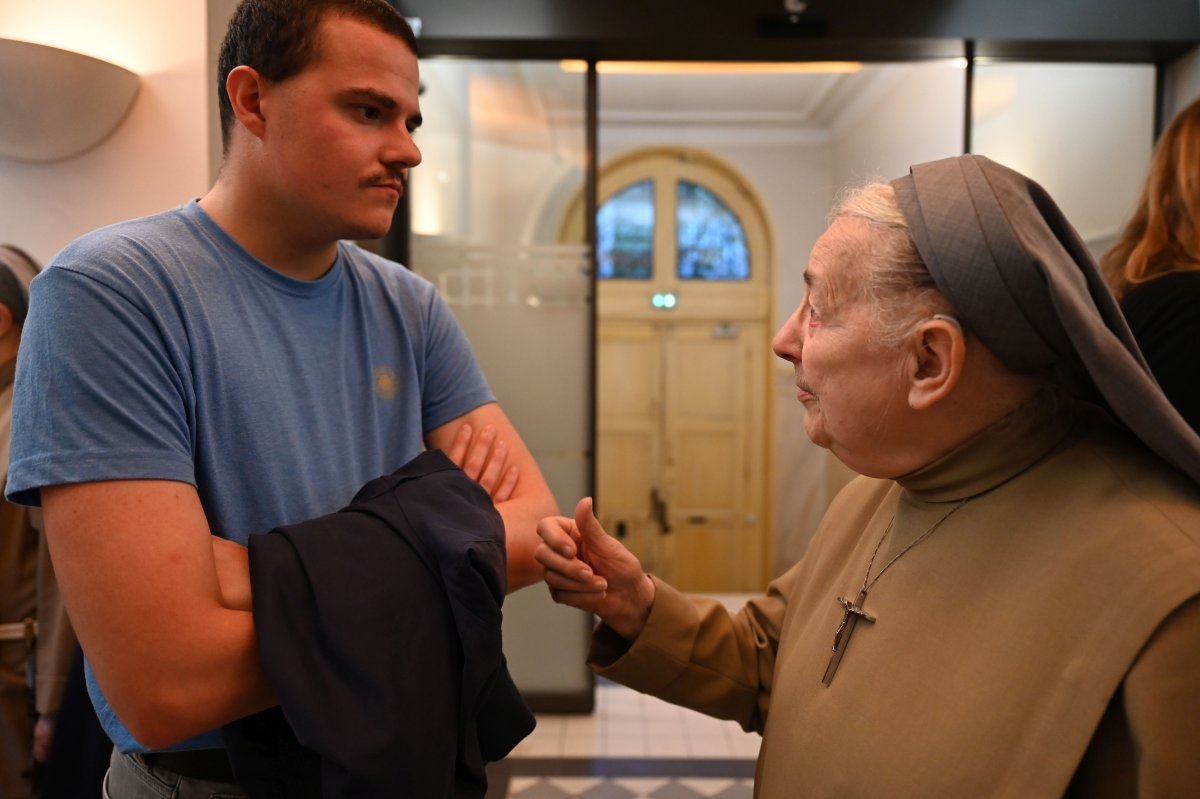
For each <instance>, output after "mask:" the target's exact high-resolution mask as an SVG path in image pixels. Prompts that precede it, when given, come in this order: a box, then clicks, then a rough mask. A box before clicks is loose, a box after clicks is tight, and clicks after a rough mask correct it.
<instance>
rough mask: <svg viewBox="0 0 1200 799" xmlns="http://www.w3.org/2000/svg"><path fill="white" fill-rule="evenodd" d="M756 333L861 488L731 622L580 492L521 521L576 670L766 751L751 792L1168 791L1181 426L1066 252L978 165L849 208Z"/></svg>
mask: <svg viewBox="0 0 1200 799" xmlns="http://www.w3.org/2000/svg"><path fill="white" fill-rule="evenodd" d="M805 285H806V287H807V288H806V292H805V296H804V300H803V302H802V304H801V305H800V308H799V309H798V310H797V311H796V313H795V315H794V316H792V317H791V318H790V319H789V320H788V321H787V322H786V323H785V324H784V325H783V327H782V328H781V329H780V331H779V332H778V333H777V334H776V336H775V341H774V349H775V353H776V354H777V355H779V356H780V357H781V358H783V359H784V360H786V361H788V362H789V363H791V364H792V365H793V366H794V368H795V373H796V387H797V398H798V399H799V401H800V402H801V403H803V405H804V409H805V417H804V429H805V432H806V433H807V434H808V436H809V438H811V439H812V440H813V442H815V443H816V444H818V445H820V446H822V447H825V448H827V449H829V450H830V451H831V452H832V453H833V454H834V455H835V456H837V458H838V459H839V460H841V461H842V462H843V463H845V464H846V465H847V466H849V467H851V468H852V469H854V470H855V471H856V472H858V473H859V474H860V475H862V476H861V477H858V478H856V479H855V480H854V481H852V482H851V483H850V484H849V485H848V486H847V487H846V488H845V489H844V490H843V491H842V492H841V493H840V494H839V495H838V496H837V498H836V499H835V500H834V502H833V504H832V505H831V506H830V508H829V510H828V512H827V513H826V515H825V517H824V519H823V520H822V522H821V524H820V526H819V527H818V529H817V531H816V533H815V535H814V537H813V539H812V541H811V543H810V545H809V547H808V550H807V552H806V553H805V555H804V557H803V559H802V560H801V561H800V562H799V563H797V564H796V565H795V566H794V567H793V568H791V569H790V570H789V571H788V572H786V573H785V574H784V575H783V576H782V577H780V578H779V579H778V580H776V581H775V582H774V583H772V584H771V586H770V587H769V588H768V589H767V592H766V595H765V596H762V597H759V598H755V599H752V600H751V601H750V602H748V603H747V605H746V606H745V608H744V609H743V610H742V611H741V612H739V613H736V614H731V613H730V612H728V611H726V610H725V609H724V608H723V607H722V606H721V605H719V604H718V603H716V602H713V601H709V600H702V599H698V598H695V599H689V598H687V597H685V596H683V595H682V594H680V593H679V592H677V591H676V590H674V589H673V588H671V586H669V585H667V584H666V583H663V582H662V581H660V580H658V579H656V578H653V577H650V576H648V575H647V574H646V573H645V572H644V571H642V568H641V566H640V564H639V563H638V561H637V559H636V558H635V557H634V556H633V555H632V554H631V553H630V552H629V551H628V550H626V549H625V548H624V547H623V546H622V545H621V544H620V543H619V542H618V541H617V540H616V539H614V538H611V537H609V536H608V535H606V534H605V532H604V531H603V530H602V529H601V528H600V525H599V523H598V522H597V521H596V518H595V516H594V515H593V513H592V509H591V504H590V503H591V501H590V499H584V500H583V501H581V502H580V503H579V506H578V507H577V508H576V511H575V517H574V518H573V519H567V518H550V519H546V520H543V521H542V523H541V524H540V525H539V533H540V534H541V536H542V539H543V544H542V546H541V547H539V549H538V558H539V560H541V562H542V563H543V564H544V565H545V566H546V569H547V574H546V583H547V585H548V586H550V589H551V593H552V595H553V596H554V598H555V599H556V600H557V601H559V602H563V603H565V604H568V605H572V606H574V607H578V608H583V609H584V610H589V611H593V612H595V613H597V614H598V615H599V616H600V618H601V620H602V621H603V624H602V625H601V626H600V627H599V628H598V629H597V630H596V632H595V634H594V637H593V642H592V644H593V645H592V650H591V653H590V655H589V662H590V664H591V666H592V667H593V668H594V669H595V670H597V671H598V672H599V673H600V674H602V675H604V676H606V677H609V678H611V679H614V680H616V681H618V682H622V683H625V684H627V685H630V686H632V687H634V688H637V689H639V690H642V691H646V692H648V693H652V694H655V695H657V696H659V697H662V698H664V699H667V700H669V701H672V702H676V703H678V704H682V705H686V706H688V707H692V708H695V709H697V710H700V711H702V712H705V713H708V714H711V715H714V716H718V717H720V718H726V719H734V720H736V721H738V722H739V723H740V724H741V725H742V726H743V727H744V728H746V729H748V730H758V731H760V732H762V734H763V741H762V747H761V750H760V755H759V761H758V770H757V775H756V795H757V796H761V797H767V798H768V799H784V797H794V796H871V797H875V796H889V797H890V796H896V797H899V796H914V797H916V796H919V797H968V796H969V797H985V796H986V797H1035V796H1036V797H1053V796H1071V797H1106V796H1145V797H1150V796H1154V797H1182V796H1190V795H1193V794H1194V793H1195V791H1196V786H1197V785H1200V758H1198V757H1197V756H1196V754H1197V752H1196V746H1197V744H1196V742H1197V741H1200V438H1198V437H1197V436H1196V434H1195V432H1194V431H1192V429H1191V428H1190V427H1188V425H1187V424H1186V423H1185V422H1184V420H1183V419H1182V418H1180V416H1179V414H1178V413H1177V412H1176V411H1175V410H1174V408H1172V407H1171V405H1170V403H1169V402H1168V401H1167V399H1166V397H1165V396H1163V394H1162V392H1161V391H1160V390H1159V388H1158V386H1157V385H1156V384H1155V383H1154V380H1153V379H1152V377H1151V376H1150V374H1149V373H1148V372H1147V371H1146V368H1145V365H1144V363H1143V362H1142V361H1141V359H1140V358H1139V357H1138V355H1137V348H1136V346H1135V345H1134V343H1133V338H1132V336H1131V335H1130V333H1129V329H1128V327H1126V325H1125V322H1124V319H1123V317H1122V316H1121V313H1120V311H1119V309H1118V307H1117V304H1116V302H1115V300H1114V299H1113V297H1112V295H1111V294H1110V293H1109V291H1108V289H1107V287H1106V285H1105V283H1104V281H1103V279H1102V277H1101V276H1100V274H1099V272H1098V270H1097V269H1096V266H1095V264H1094V262H1093V261H1092V260H1091V257H1090V256H1089V255H1088V253H1087V250H1086V248H1085V246H1084V244H1083V242H1082V240H1081V239H1080V238H1079V236H1078V235H1077V234H1076V233H1075V231H1074V230H1073V229H1072V228H1071V226H1070V225H1069V224H1068V223H1067V221H1066V219H1065V218H1064V217H1063V216H1062V214H1061V212H1060V211H1059V210H1058V208H1057V207H1056V206H1055V204H1054V202H1053V200H1052V199H1051V198H1050V197H1049V195H1047V194H1046V193H1045V191H1043V190H1042V189H1041V187H1039V186H1038V185H1037V184H1036V183H1034V182H1033V181H1031V180H1029V179H1027V178H1025V177H1023V176H1022V175H1019V174H1018V173H1016V172H1014V171H1012V170H1010V169H1007V168H1005V167H1003V166H1001V165H999V164H996V163H995V162H992V161H990V160H988V159H986V158H983V157H980V156H961V157H958V158H950V159H945V160H941V161H934V162H931V163H926V164H919V165H917V166H914V167H913V168H912V170H911V174H910V175H908V176H905V177H902V178H899V179H897V180H894V181H892V182H891V183H890V184H887V183H880V184H873V185H870V186H867V187H866V188H863V189H861V190H859V191H857V192H854V193H852V194H850V195H849V196H848V197H846V198H845V199H844V200H843V201H842V202H841V203H840V204H839V205H838V206H837V207H836V208H835V210H834V212H833V215H832V223H831V224H830V226H829V228H828V230H827V231H826V232H825V234H824V235H822V236H821V238H820V239H819V240H818V241H817V243H816V246H815V247H814V248H813V251H812V256H811V258H810V260H809V263H808V269H807V271H806V273H805Z"/></svg>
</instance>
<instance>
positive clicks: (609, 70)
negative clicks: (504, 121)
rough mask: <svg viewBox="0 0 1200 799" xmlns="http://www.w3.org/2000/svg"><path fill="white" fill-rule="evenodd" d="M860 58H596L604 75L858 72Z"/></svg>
mask: <svg viewBox="0 0 1200 799" xmlns="http://www.w3.org/2000/svg"><path fill="white" fill-rule="evenodd" d="M559 67H560V68H561V69H562V71H563V72H587V62H586V61H583V60H581V59H566V60H563V61H560V62H559ZM861 68H862V64H860V63H859V62H857V61H597V62H596V71H597V72H599V73H601V74H604V75H786V74H797V75H828V74H835V73H848V72H858V70H859V69H861Z"/></svg>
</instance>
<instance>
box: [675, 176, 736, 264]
mask: <svg viewBox="0 0 1200 799" xmlns="http://www.w3.org/2000/svg"><path fill="white" fill-rule="evenodd" d="M675 214H676V241H677V243H678V244H677V246H678V251H679V264H678V274H679V277H680V279H681V280H748V279H749V278H750V258H749V255H748V253H747V251H746V233H745V231H744V230H742V225H741V222H739V221H738V219H737V217H736V216H734V215H733V213H732V212H731V211H730V210H729V208H728V207H727V206H726V205H725V203H723V202H721V200H720V199H719V198H718V197H717V196H716V195H715V194H713V193H712V192H711V191H709V190H708V189H706V188H704V187H703V186H700V185H697V184H695V183H690V182H688V181H686V180H681V181H680V182H679V186H678V193H677V197H676V212H675Z"/></svg>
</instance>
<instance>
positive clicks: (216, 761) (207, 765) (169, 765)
mask: <svg viewBox="0 0 1200 799" xmlns="http://www.w3.org/2000/svg"><path fill="white" fill-rule="evenodd" d="M142 759H143V760H145V761H146V765H148V766H153V767H155V768H162V769H166V770H167V771H173V772H175V773H176V774H178V775H179V776H181V777H188V778H190V779H193V780H205V781H207V782H228V783H235V782H237V780H235V779H234V777H233V767H232V766H230V765H229V757H228V756H226V754H225V750H224V749H195V750H192V751H189V752H147V753H146V754H144V755H142Z"/></svg>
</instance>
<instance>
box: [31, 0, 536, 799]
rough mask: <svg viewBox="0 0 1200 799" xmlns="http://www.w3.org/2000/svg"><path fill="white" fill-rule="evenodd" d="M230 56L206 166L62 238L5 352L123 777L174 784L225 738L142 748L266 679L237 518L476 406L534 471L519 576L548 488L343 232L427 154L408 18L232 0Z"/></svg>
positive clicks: (512, 525)
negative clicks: (219, 158) (162, 204)
mask: <svg viewBox="0 0 1200 799" xmlns="http://www.w3.org/2000/svg"><path fill="white" fill-rule="evenodd" d="M218 71H219V74H220V76H221V77H220V80H221V117H222V133H223V137H224V144H225V159H224V163H223V165H222V170H221V174H220V176H219V178H218V180H217V182H216V185H215V186H213V188H212V190H211V191H210V192H209V193H208V194H206V195H205V196H204V197H203V198H201V199H200V200H199V201H197V202H192V203H189V204H187V205H185V206H182V207H180V208H177V209H174V210H172V211H168V212H166V213H164V214H160V215H157V216H153V217H148V218H144V219H140V220H134V221H132V222H127V223H123V224H120V225H116V226H113V227H110V228H106V229H103V230H100V231H96V232H94V233H92V234H89V235H88V236H85V237H84V238H82V239H80V240H79V241H77V242H75V243H74V244H72V245H70V246H68V247H67V248H66V249H65V250H64V251H63V252H62V253H60V254H59V256H57V257H56V259H55V261H54V262H53V263H52V264H51V266H50V267H49V268H48V269H47V271H46V273H45V275H44V277H42V278H40V279H39V280H38V281H37V282H36V283H35V285H34V287H33V292H32V301H31V310H30V317H29V322H28V324H27V334H26V344H27V348H28V349H27V351H25V350H23V352H22V357H21V365H20V368H19V370H18V371H19V378H18V380H17V389H16V410H15V414H14V415H15V418H16V419H17V423H16V428H17V429H16V432H15V435H14V443H13V464H12V469H11V473H10V478H9V483H8V491H9V495H10V497H12V498H13V499H14V500H15V501H18V502H24V503H29V504H37V503H39V502H40V503H41V505H42V506H43V508H44V510H45V519H46V528H47V536H48V539H49V543H50V548H51V553H52V555H53V558H54V562H55V567H56V570H57V571H58V574H59V578H60V583H61V585H62V588H63V593H64V597H65V600H66V603H67V606H68V608H69V610H70V612H71V616H72V620H73V621H74V622H75V625H76V629H77V632H78V634H79V638H80V641H81V642H82V644H83V647H84V649H85V651H86V652H87V655H88V658H89V662H90V666H91V669H92V674H91V677H92V681H93V687H98V688H99V691H96V692H94V694H93V695H94V696H96V697H97V707H98V710H99V712H100V716H101V719H102V720H103V721H104V723H105V726H106V729H107V730H108V731H109V733H110V735H111V736H112V737H113V739H114V741H115V742H116V744H117V748H118V750H120V752H123V753H126V755H127V756H125V757H121V756H119V755H118V756H114V761H113V769H112V771H110V776H109V792H110V794H111V795H112V796H113V797H121V796H125V795H127V794H126V793H122V792H121V791H122V790H123V789H122V788H121V786H122V785H130V786H136V785H138V784H140V783H144V782H145V778H146V777H147V776H149V778H151V779H152V780H158V781H160V782H161V781H166V782H167V783H169V784H171V785H176V784H177V783H178V784H179V785H180V790H181V791H183V795H186V787H187V784H188V780H187V779H184V780H183V782H182V783H180V782H179V775H180V774H183V775H184V776H185V777H191V778H194V780H196V781H198V782H199V783H200V784H202V787H203V789H204V790H208V786H209V785H210V784H211V783H213V782H218V783H219V782H223V781H229V780H228V774H227V773H226V771H225V768H224V764H223V762H222V759H221V757H220V756H219V753H218V755H217V756H215V757H214V756H213V755H212V753H211V752H209V753H207V754H200V753H193V752H190V751H189V752H184V753H178V752H172V753H168V754H167V755H160V756H149V757H143V756H141V754H138V753H145V752H154V751H156V750H165V749H186V750H195V749H213V748H217V747H219V746H220V738H219V736H216V735H215V734H213V733H212V732H211V731H212V730H214V729H216V728H218V727H219V726H220V725H222V724H225V723H227V722H229V721H231V720H234V719H237V718H240V717H242V716H245V715H247V714H249V713H251V712H254V711H257V710H260V709H262V708H265V707H269V706H271V705H272V704H274V702H275V699H274V697H273V695H272V691H271V689H270V687H269V685H268V684H267V683H266V681H265V679H264V677H263V674H262V670H261V668H260V665H259V662H258V656H257V653H256V645H255V630H254V624H253V618H252V615H251V613H250V612H249V604H248V598H247V592H246V591H244V590H239V589H237V588H235V587H234V586H235V583H234V582H231V581H230V580H229V576H230V575H235V576H238V575H240V576H241V578H242V579H243V580H244V579H245V573H246V564H245V550H244V549H243V548H242V547H240V546H236V545H235V544H231V543H229V541H233V542H237V543H239V544H241V543H244V542H245V541H246V539H247V537H248V536H249V535H251V534H253V533H260V532H266V531H267V530H270V529H271V528H272V527H275V526H278V525H281V524H286V523H293V522H298V521H302V520H305V519H309V518H313V517H316V516H320V515H323V514H326V513H329V512H332V511H334V510H337V509H338V508H340V507H342V506H343V505H344V504H345V503H346V502H347V501H348V500H349V499H350V498H351V497H352V496H353V494H354V492H355V491H356V490H357V489H358V487H359V486H361V485H362V484H363V483H365V482H366V481H367V480H369V479H371V478H374V477H377V476H379V475H381V474H385V473H388V472H390V471H392V470H394V469H395V468H397V467H398V466H400V465H401V464H403V463H405V462H406V461H408V460H409V459H410V458H412V457H413V456H415V455H416V454H417V453H419V452H420V451H421V450H422V449H424V448H426V447H430V448H434V447H440V448H443V449H450V447H451V445H452V443H453V442H454V440H455V434H456V432H459V431H460V430H461V429H462V426H463V425H464V424H469V425H470V427H471V429H473V430H475V431H482V432H481V433H479V436H477V437H476V442H477V443H476V445H475V447H474V451H475V452H479V451H480V449H481V448H482V450H483V451H484V452H486V451H487V450H488V448H489V445H490V442H489V440H488V438H489V437H490V438H491V440H492V441H494V442H496V443H495V446H494V448H493V449H492V452H491V455H492V457H491V462H492V463H498V462H500V461H505V460H506V461H507V463H508V464H510V465H511V466H513V467H515V468H516V469H517V470H518V471H519V474H520V475H521V477H520V481H519V483H518V484H517V485H516V487H515V489H514V490H513V491H512V494H511V498H509V499H508V500H507V501H504V502H500V503H499V506H498V509H499V511H500V513H501V516H502V517H503V519H504V522H505V526H506V529H507V531H508V551H509V559H508V564H509V588H510V590H512V589H515V588H518V587H520V586H522V585H527V584H529V583H531V582H533V581H535V580H537V579H538V578H539V577H540V569H539V567H538V566H537V565H536V564H535V563H534V561H533V560H532V551H533V547H534V541H535V536H534V527H535V524H536V521H537V520H538V519H539V518H540V517H542V516H544V515H546V514H547V513H550V512H553V500H552V498H551V496H550V493H549V490H548V489H547V487H546V485H545V482H544V480H543V479H542V477H541V475H540V473H539V472H538V469H537V467H536V465H535V464H534V462H533V460H532V458H531V456H530V454H529V452H528V451H527V449H526V448H525V446H524V445H523V444H522V442H521V439H520V437H519V436H518V435H517V433H516V431H515V430H514V429H513V428H512V425H511V424H510V423H509V421H508V420H507V418H506V417H505V415H504V414H503V412H502V411H501V410H500V408H499V407H498V406H497V405H496V403H495V401H494V399H493V397H492V395H491V393H490V391H489V389H488V387H487V384H486V382H485V381H484V379H483V376H482V374H481V372H480V370H479V368H478V366H477V364H476V363H475V360H474V357H473V355H472V353H471V351H470V348H469V346H468V344H467V342H466V340H465V338H464V337H463V334H462V332H461V331H460V329H459V328H458V326H457V324H456V323H455V322H454V320H453V319H452V317H451V315H450V313H449V311H448V310H447V308H446V306H445V305H444V304H443V303H442V301H441V300H440V299H439V298H438V297H437V296H436V294H435V292H434V290H433V288H432V286H430V284H428V283H427V282H426V281H423V280H421V279H419V278H417V277H415V276H413V275H412V274H411V273H409V272H407V271H406V270H405V269H403V268H402V267H400V266H399V265H397V264H394V263H391V262H388V261H386V260H383V259H381V258H378V257H376V256H374V255H371V254H368V253H366V252H364V251H363V250H361V249H359V248H357V247H354V246H353V245H350V244H347V243H345V242H344V241H343V240H344V239H360V238H374V237H378V236H381V235H382V234H383V233H385V232H386V231H387V229H388V226H389V225H390V224H391V220H392V215H393V212H394V210H395V208H396V204H397V202H398V201H399V199H400V196H401V194H402V193H403V191H404V189H405V183H406V181H407V177H408V170H409V169H410V168H412V167H414V166H416V165H417V164H418V163H419V162H420V158H421V155H420V151H419V150H418V148H417V145H416V144H415V143H414V141H413V133H414V132H415V130H416V129H417V127H418V126H419V125H420V123H421V115H420V108H419V103H418V76H417V57H416V54H415V43H414V40H413V37H412V33H411V31H410V30H409V29H408V26H407V25H406V24H405V22H404V20H403V18H401V17H400V16H399V15H398V14H397V13H396V12H395V10H394V9H392V8H391V7H390V6H388V5H387V4H386V3H385V2H383V0H245V2H243V3H242V4H241V5H240V6H239V8H238V9H237V11H236V12H235V14H234V17H233V19H232V21H231V23H230V28H229V33H228V35H227V37H226V41H225V42H224V44H223V46H222V50H221V56H220V63H219V68H218ZM480 439H482V443H480ZM500 442H506V443H504V444H501V443H500ZM463 443H464V442H462V441H459V449H460V450H461V449H462V445H463ZM222 539H226V540H222ZM218 572H220V578H218ZM348 588H349V587H348ZM243 589H244V586H243ZM181 742H182V743H181ZM133 770H140V771H142V772H144V774H142V775H140V776H139V775H135V774H132V771H133ZM230 790H232V789H230ZM129 795H138V794H137V793H132V794H129ZM205 795H207V794H205ZM234 795H236V794H234Z"/></svg>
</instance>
